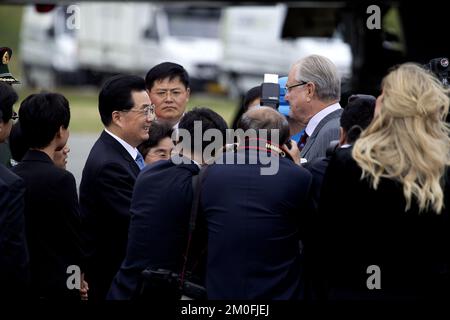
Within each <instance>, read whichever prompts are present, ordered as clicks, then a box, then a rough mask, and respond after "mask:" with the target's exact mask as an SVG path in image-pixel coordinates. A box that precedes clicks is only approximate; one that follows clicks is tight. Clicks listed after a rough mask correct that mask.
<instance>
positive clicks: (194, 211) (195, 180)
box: [180, 165, 208, 287]
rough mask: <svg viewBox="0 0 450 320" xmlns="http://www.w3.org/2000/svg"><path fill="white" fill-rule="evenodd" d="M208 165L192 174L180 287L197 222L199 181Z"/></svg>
mask: <svg viewBox="0 0 450 320" xmlns="http://www.w3.org/2000/svg"><path fill="white" fill-rule="evenodd" d="M207 167H208V166H207V165H204V166H202V167H201V168H200V171H199V173H198V174H197V175H194V176H192V195H193V198H192V206H191V216H190V219H189V234H188V241H187V245H186V251H185V254H184V256H183V260H184V261H183V268H182V271H181V275H180V287H183V283H184V279H185V275H186V268H187V262H188V258H189V249H190V247H191V242H192V235H193V233H194V230H195V224H196V222H197V214H198V206H199V203H200V193H201V181H202V179H203V176H204V175H205V171H206V168H207Z"/></svg>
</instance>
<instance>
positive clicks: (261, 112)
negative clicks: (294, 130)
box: [238, 107, 290, 145]
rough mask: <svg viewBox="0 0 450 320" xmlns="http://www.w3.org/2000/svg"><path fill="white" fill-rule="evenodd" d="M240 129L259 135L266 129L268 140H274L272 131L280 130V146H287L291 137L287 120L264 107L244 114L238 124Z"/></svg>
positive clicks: (273, 110)
mask: <svg viewBox="0 0 450 320" xmlns="http://www.w3.org/2000/svg"><path fill="white" fill-rule="evenodd" d="M238 128H240V129H242V130H244V131H246V130H249V129H254V130H256V133H257V135H258V131H259V130H261V129H265V130H267V139H268V140H271V138H272V137H271V130H273V129H278V130H279V139H280V141H279V143H280V145H283V144H285V143H286V142H287V141H288V140H289V137H290V134H289V124H288V122H287V119H286V118H285V117H284V116H283V115H282V114H280V113H279V112H277V111H276V110H275V109H272V108H270V107H262V108H258V109H254V110H250V111H248V112H246V113H244V114H243V115H242V117H241V119H240V120H239V122H238Z"/></svg>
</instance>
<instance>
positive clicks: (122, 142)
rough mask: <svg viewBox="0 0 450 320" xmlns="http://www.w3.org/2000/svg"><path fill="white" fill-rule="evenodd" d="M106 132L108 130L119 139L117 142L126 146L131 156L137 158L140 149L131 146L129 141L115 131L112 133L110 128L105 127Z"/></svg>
mask: <svg viewBox="0 0 450 320" xmlns="http://www.w3.org/2000/svg"><path fill="white" fill-rule="evenodd" d="M105 132H107V133H108V134H109V135H110V136H111V137H113V138H114V139H116V140H117V142H119V143H120V144H121V145H122V146H123V147H124V148H125V150H127V151H128V153H129V154H130V156H131V157H132V158H133V159H134V160H136V156H137V154H138V149H137V148H135V147H133V146H131V145H130V144H129V143H128V142H126V141H125V140H123V139H121V138H119V137H118V136H116V135H115V134H114V133H112V132H111V131H108V129H106V128H105Z"/></svg>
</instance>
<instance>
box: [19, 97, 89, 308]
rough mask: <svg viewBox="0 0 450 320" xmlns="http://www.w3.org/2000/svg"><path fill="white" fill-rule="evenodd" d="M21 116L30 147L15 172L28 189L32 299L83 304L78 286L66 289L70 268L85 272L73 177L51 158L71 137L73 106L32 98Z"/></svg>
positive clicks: (63, 100) (23, 106) (63, 101)
mask: <svg viewBox="0 0 450 320" xmlns="http://www.w3.org/2000/svg"><path fill="white" fill-rule="evenodd" d="M19 117H20V126H21V129H22V132H23V135H24V138H25V139H26V140H27V141H28V145H29V147H30V149H29V150H28V151H27V153H26V154H25V156H24V158H23V159H22V161H21V162H20V163H19V164H18V165H17V166H15V167H13V169H12V170H13V171H14V172H15V173H16V174H17V175H18V176H20V177H21V178H22V179H23V180H24V181H25V185H26V193H25V221H26V234H27V240H28V247H29V250H30V265H31V281H32V282H31V284H32V296H33V297H34V298H39V299H74V300H80V293H79V289H80V288H79V287H78V288H77V287H71V286H69V285H68V277H69V274H68V273H67V271H68V270H69V267H70V269H71V268H73V266H75V268H76V267H78V271H81V270H82V269H83V268H84V266H83V265H82V263H83V249H82V244H81V237H80V231H81V220H80V212H79V205H78V196H77V191H76V185H75V178H74V176H73V175H72V174H71V173H70V172H68V171H66V170H64V169H61V168H58V167H57V166H55V164H54V163H53V160H52V159H53V158H54V154H55V152H56V151H57V150H61V149H62V148H63V147H64V146H65V145H66V143H67V139H68V137H69V130H68V126H69V121H70V110H69V102H68V101H67V100H66V98H64V96H62V95H60V94H58V93H40V94H32V95H30V96H28V97H27V98H26V99H25V100H24V101H23V102H22V104H21V107H20V110H19ZM79 276H80V277H79V278H78V283H80V282H81V273H79ZM75 283H76V282H75Z"/></svg>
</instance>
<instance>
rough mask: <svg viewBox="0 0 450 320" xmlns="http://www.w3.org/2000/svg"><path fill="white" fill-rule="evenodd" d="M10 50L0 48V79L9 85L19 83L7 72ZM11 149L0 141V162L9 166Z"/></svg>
mask: <svg viewBox="0 0 450 320" xmlns="http://www.w3.org/2000/svg"><path fill="white" fill-rule="evenodd" d="M11 56H12V50H11V49H10V48H8V47H1V48H0V81H2V82H5V83H9V84H10V85H13V84H18V83H20V81H19V80H17V79H16V78H14V77H13V75H12V74H11V73H10V72H9V69H8V63H9V61H10V60H11ZM10 161H11V151H10V149H9V145H8V143H7V142H4V143H0V163H2V164H4V165H6V166H7V167H10V166H11V163H10Z"/></svg>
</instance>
